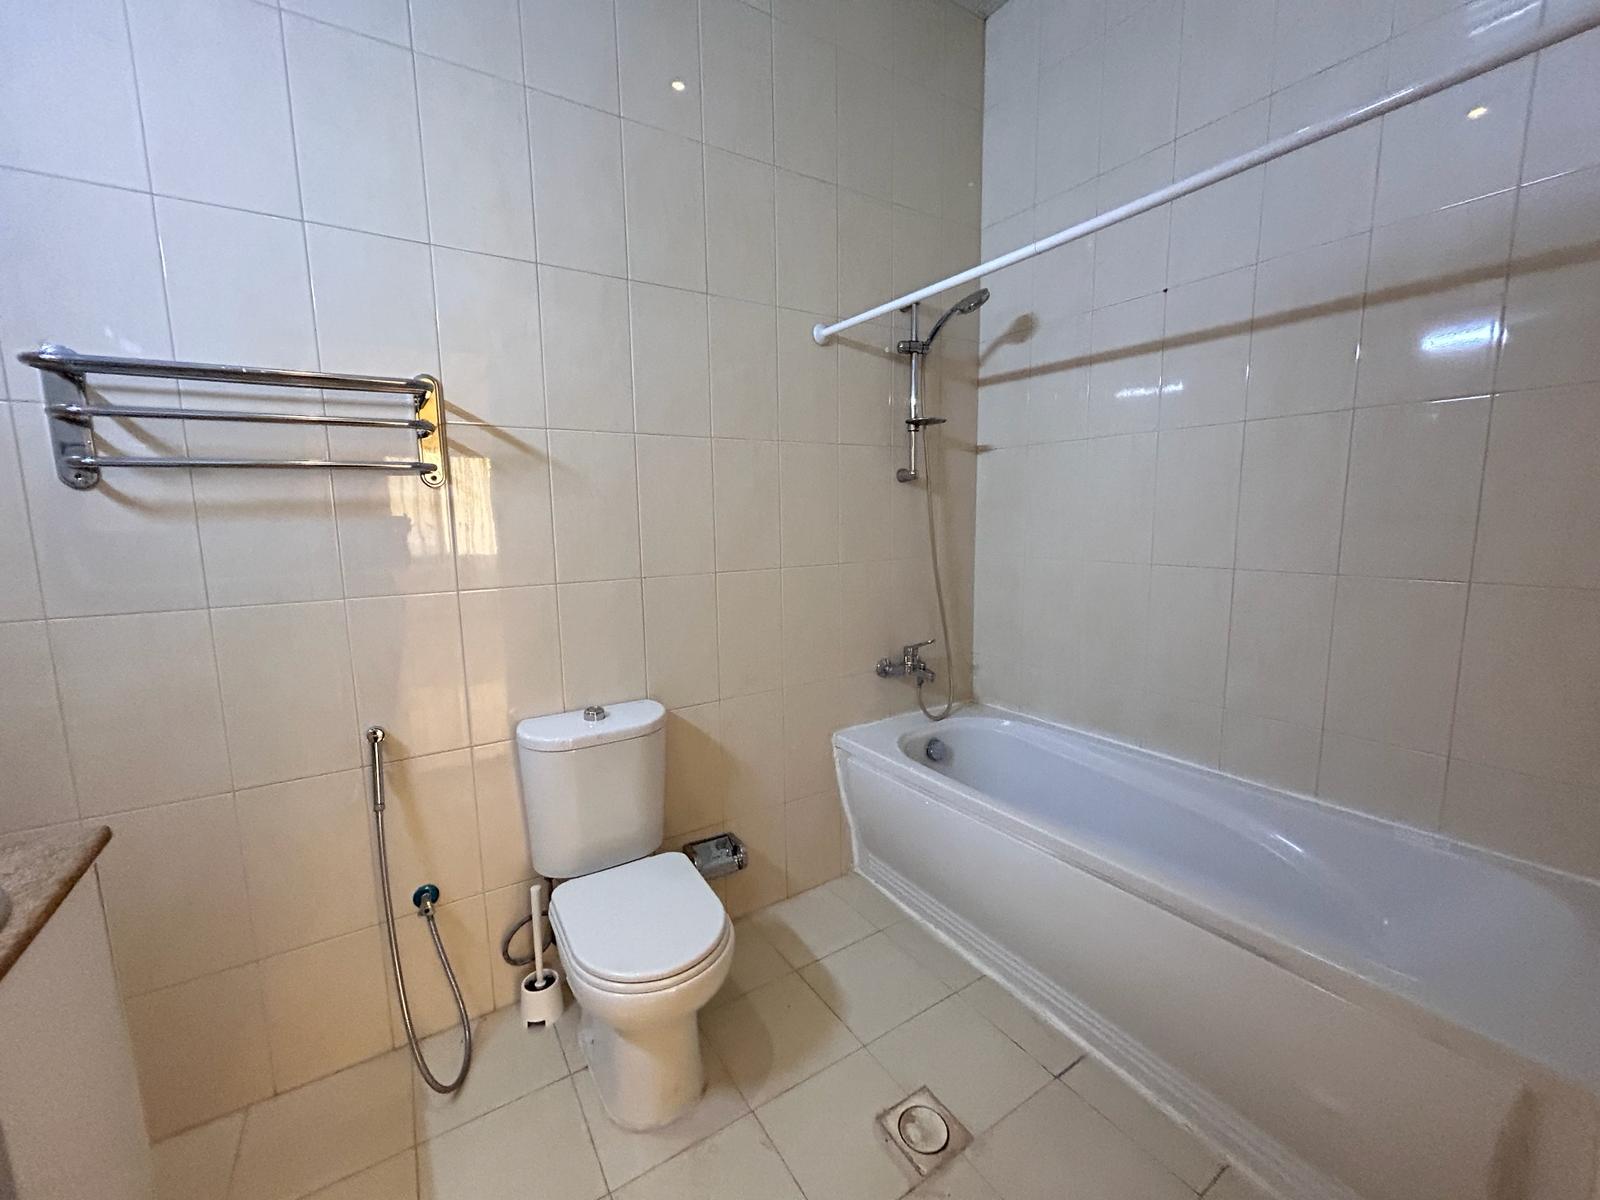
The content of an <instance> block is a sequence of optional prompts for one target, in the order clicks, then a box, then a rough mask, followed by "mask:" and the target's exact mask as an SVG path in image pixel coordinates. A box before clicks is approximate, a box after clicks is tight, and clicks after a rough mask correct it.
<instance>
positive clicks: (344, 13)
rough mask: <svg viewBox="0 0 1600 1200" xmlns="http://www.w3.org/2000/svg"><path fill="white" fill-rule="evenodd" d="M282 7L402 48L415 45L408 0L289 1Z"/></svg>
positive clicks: (286, 0)
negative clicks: (412, 38)
mask: <svg viewBox="0 0 1600 1200" xmlns="http://www.w3.org/2000/svg"><path fill="white" fill-rule="evenodd" d="M282 7H283V9H284V10H285V11H287V12H297V13H303V14H304V15H305V16H308V17H315V18H316V19H317V20H319V21H326V22H327V23H328V24H330V25H338V26H339V27H340V28H342V29H353V30H355V31H356V32H357V33H365V34H367V35H369V36H371V37H375V38H381V39H382V40H384V41H386V42H394V43H395V44H396V45H399V46H409V45H410V44H411V18H410V15H409V12H408V6H407V3H406V0H285V3H284V4H283V5H282Z"/></svg>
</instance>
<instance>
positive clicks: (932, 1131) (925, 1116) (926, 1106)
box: [878, 1088, 972, 1176]
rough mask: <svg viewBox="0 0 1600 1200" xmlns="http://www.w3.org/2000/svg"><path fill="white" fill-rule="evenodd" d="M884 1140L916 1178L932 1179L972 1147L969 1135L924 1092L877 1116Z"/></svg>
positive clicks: (948, 1112) (947, 1110)
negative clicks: (930, 1176)
mask: <svg viewBox="0 0 1600 1200" xmlns="http://www.w3.org/2000/svg"><path fill="white" fill-rule="evenodd" d="M878 1127H879V1129H880V1130H881V1131H882V1133H883V1136H884V1138H885V1140H887V1141H888V1142H889V1144H890V1145H891V1146H893V1147H894V1148H895V1149H896V1150H898V1151H900V1155H901V1157H903V1158H904V1159H905V1160H906V1162H907V1163H909V1164H910V1165H911V1168H912V1170H914V1171H915V1172H916V1173H917V1174H918V1175H921V1176H927V1175H932V1174H933V1173H934V1172H935V1171H937V1170H938V1169H939V1168H940V1167H942V1166H943V1165H944V1164H945V1163H947V1162H949V1161H950V1160H951V1159H952V1158H954V1157H955V1156H956V1155H958V1154H960V1153H961V1152H962V1151H963V1150H965V1149H966V1148H967V1147H968V1146H969V1145H970V1144H971V1143H972V1135H971V1134H970V1133H968V1132H967V1128H966V1126H965V1125H963V1124H962V1123H961V1122H960V1121H958V1120H956V1119H955V1117H953V1116H951V1115H950V1110H949V1109H948V1108H946V1107H945V1106H944V1105H942V1104H940V1103H939V1101H938V1100H937V1099H935V1098H934V1095H933V1093H932V1092H930V1091H929V1090H928V1089H927V1088H918V1089H917V1090H916V1091H915V1092H912V1093H911V1095H909V1096H907V1097H906V1098H905V1099H904V1100H902V1101H900V1103H898V1104H895V1105H891V1106H890V1107H889V1108H887V1109H885V1110H884V1111H883V1112H881V1113H879V1114H878Z"/></svg>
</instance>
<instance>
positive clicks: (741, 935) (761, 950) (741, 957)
mask: <svg viewBox="0 0 1600 1200" xmlns="http://www.w3.org/2000/svg"><path fill="white" fill-rule="evenodd" d="M792 970H794V968H793V967H791V966H790V965H789V963H788V960H786V959H785V958H784V957H783V955H781V954H779V953H778V950H777V947H775V946H774V945H773V944H772V943H771V942H770V941H768V940H767V938H766V936H765V935H764V934H763V933H762V932H761V930H759V929H757V928H756V926H755V925H754V924H752V923H751V920H750V918H748V917H746V918H745V919H744V920H742V921H735V922H734V924H733V968H732V969H731V970H730V971H729V972H728V982H727V983H725V984H723V985H722V990H721V991H719V992H718V993H717V994H716V996H714V997H713V998H712V1001H711V1003H712V1004H726V1003H727V1002H728V1001H729V1000H733V999H736V998H737V997H739V996H743V995H744V994H745V993H746V992H749V991H753V990H754V989H756V988H758V987H760V986H761V985H762V984H764V983H771V982H772V981H773V980H774V979H776V978H778V977H779V976H780V975H786V974H788V973H789V972H790V971H792Z"/></svg>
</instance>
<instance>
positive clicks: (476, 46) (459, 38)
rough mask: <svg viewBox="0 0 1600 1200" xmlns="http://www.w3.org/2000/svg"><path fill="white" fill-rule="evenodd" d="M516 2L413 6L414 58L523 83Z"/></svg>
mask: <svg viewBox="0 0 1600 1200" xmlns="http://www.w3.org/2000/svg"><path fill="white" fill-rule="evenodd" d="M519 20H520V17H519V14H518V6H517V0H466V2H465V3H464V4H463V3H461V2H460V0H412V5H411V37H412V42H413V44H414V45H415V46H416V48H417V51H418V53H420V54H431V55H432V56H433V57H435V58H442V59H444V60H445V61H446V62H452V63H458V64H460V65H461V66H463V67H472V68H473V69H474V70H478V71H486V72H488V73H489V74H490V75H498V76H499V77H500V78H501V79H509V80H510V81H511V82H512V83H521V82H522V48H521V46H520V45H519V44H518V40H519V39H518V32H519V30H518V22H519Z"/></svg>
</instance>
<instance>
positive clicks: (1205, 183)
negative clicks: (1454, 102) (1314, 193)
mask: <svg viewBox="0 0 1600 1200" xmlns="http://www.w3.org/2000/svg"><path fill="white" fill-rule="evenodd" d="M1595 28H1600V8H1597V9H1594V10H1591V11H1589V12H1587V13H1583V14H1581V15H1579V16H1575V17H1569V18H1567V19H1566V20H1564V21H1557V22H1556V23H1555V24H1553V25H1546V26H1544V27H1543V28H1541V29H1538V30H1536V31H1535V32H1533V33H1531V34H1529V35H1528V36H1527V37H1525V38H1523V39H1522V40H1520V41H1517V42H1512V43H1511V44H1509V45H1507V46H1506V47H1505V48H1504V49H1502V50H1500V51H1498V52H1497V53H1494V54H1491V55H1489V56H1488V57H1486V58H1481V59H1477V60H1475V61H1474V62H1471V63H1468V64H1467V65H1465V66H1460V67H1456V68H1455V69H1454V70H1451V71H1446V72H1445V73H1444V74H1442V75H1435V76H1434V77H1433V78H1431V79H1425V80H1422V81H1421V82H1419V83H1413V84H1408V85H1407V86H1406V87H1403V88H1400V89H1399V90H1397V91H1393V92H1390V93H1388V94H1387V95H1385V96H1381V97H1379V98H1378V99H1376V100H1372V101H1370V102H1368V103H1366V104H1363V105H1360V106H1359V107H1357V108H1353V109H1350V110H1349V111H1348V112H1345V113H1343V114H1341V115H1339V116H1337V117H1334V118H1332V119H1331V120H1327V121H1320V122H1318V123H1317V124H1315V125H1307V126H1305V127H1304V128H1301V129H1297V130H1295V131H1294V132H1293V133H1288V134H1285V135H1284V136H1283V137H1280V138H1274V139H1272V140H1271V141H1269V142H1265V143H1263V144H1262V145H1260V146H1257V147H1256V148H1255V149H1254V150H1250V151H1248V152H1246V153H1244V154H1241V155H1239V156H1237V157H1236V158H1230V159H1226V160H1225V161H1223V162H1220V163H1217V164H1216V165H1215V166H1213V167H1207V168H1206V169H1205V170H1204V171H1197V172H1196V173H1195V174H1193V175H1190V176H1187V177H1186V178H1184V179H1180V180H1178V181H1177V182H1176V183H1171V184H1168V185H1167V186H1166V187H1164V188H1159V189H1157V190H1156V191H1153V192H1151V193H1150V194H1149V195H1147V196H1142V197H1140V198H1139V199H1137V200H1130V201H1129V202H1128V203H1126V204H1124V205H1121V206H1120V207H1117V208H1113V209H1111V210H1110V211H1109V212H1103V213H1101V214H1100V215H1099V216H1097V217H1091V218H1090V219H1089V220H1087V221H1080V222H1079V223H1078V224H1076V225H1072V226H1069V227H1068V228H1066V229H1063V230H1061V231H1060V232H1058V233H1052V234H1050V235H1049V236H1048V237H1042V238H1040V239H1039V240H1038V241H1036V242H1029V243H1028V244H1027V245H1026V246H1019V247H1017V248H1016V249H1015V250H1012V251H1010V252H1009V253H1006V254H1002V255H1000V256H999V257H997V258H991V259H990V260H989V261H988V262H983V263H979V264H978V265H977V266H975V267H969V268H968V269H967V270H965V271H961V272H958V273H957V274H955V275H951V276H950V277H949V278H947V279H941V280H939V281H938V282H937V283H930V284H928V285H927V286H926V287H920V288H918V289H917V290H916V291H914V292H907V293H906V294H905V295H903V296H897V297H896V298H895V299H893V300H885V301H884V302H883V303H882V304H880V305H878V306H877V307H876V308H869V309H867V311H866V312H861V313H857V314H856V315H855V316H853V317H847V318H845V319H844V320H842V321H836V322H834V323H833V324H832V325H823V324H821V323H820V322H819V323H818V324H817V325H815V326H813V327H812V330H811V336H812V337H813V338H814V339H816V342H817V345H819V346H821V345H826V344H827V341H828V339H829V338H830V337H832V336H833V335H834V334H836V333H839V332H840V331H842V330H845V329H850V328H852V327H854V326H856V325H860V324H862V323H863V322H866V321H871V320H874V319H875V318H877V317H882V316H887V315H888V314H889V313H892V312H897V311H899V310H900V309H903V308H905V307H907V306H908V305H911V304H915V303H916V302H917V301H919V300H926V299H928V297H930V296H936V295H938V294H939V293H940V292H942V291H944V290H945V289H946V288H953V287H956V286H958V285H960V284H963V283H969V282H971V281H972V280H974V279H977V278H978V277H979V276H980V275H987V274H988V273H989V272H990V271H998V270H1000V268H1002V267H1009V266H1011V265H1012V264H1013V263H1019V262H1023V261H1025V260H1027V259H1030V258H1033V257H1034V256H1036V255H1039V254H1044V253H1045V252H1046V251H1049V250H1054V249H1055V248H1056V247H1057V246H1064V245H1066V244H1067V243H1068V242H1075V241H1077V240H1078V239H1079V238H1085V237H1088V236H1089V235H1090V234H1091V233H1098V232H1099V231H1100V230H1102V229H1105V228H1107V227H1109V226H1112V225H1116V224H1118V223H1120V222H1122V221H1126V220H1128V219H1129V218H1130V217H1137V216H1138V215H1139V214H1140V213H1145V212H1149V211H1150V210H1151V209H1152V208H1160V207H1161V206H1162V205H1163V204H1167V203H1169V202H1171V201H1173V200H1176V199H1178V198H1179V197H1181V196H1187V195H1189V194H1190V193H1191V192H1198V191H1199V190H1200V189H1201V188H1204V187H1210V186H1211V185H1212V184H1213V183H1220V182H1221V181H1222V180H1224V179H1231V178H1232V177H1233V176H1235V175H1240V174H1243V173H1244V172H1245V171H1248V170H1250V169H1251V168H1253V167H1259V166H1260V165H1261V164H1262V163H1265V162H1271V161H1272V160H1273V159H1275V158H1282V157H1283V156H1284V155H1285V154H1288V153H1290V152H1292V151H1295V150H1299V149H1300V148H1301V147H1302V146H1309V145H1311V144H1312V143H1314V142H1320V141H1322V140H1323V139H1324V138H1330V137H1332V136H1333V135H1334V134H1336V133H1343V132H1344V131H1345V130H1346V129H1350V128H1353V127H1354V126H1356V125H1363V124H1365V123H1366V122H1368V121H1372V120H1376V119H1377V118H1378V117H1381V116H1384V115H1385V114H1387V113H1392V112H1394V111H1395V110H1396V109H1397V108H1404V107H1405V106H1406V105H1408V104H1415V103H1416V102H1417V101H1418V100H1425V99H1427V98H1428V97H1429V96H1432V95H1436V94H1437V93H1439V92H1442V91H1444V90H1445V89H1446V88H1451V87H1454V86H1455V85H1456V84H1458V83H1465V82H1466V81H1467V80H1469V79H1475V78H1477V77H1478V76H1479V75H1483V74H1486V73H1488V72H1489V71H1493V70H1495V69H1496V68H1498V67H1503V66H1505V65H1506V64H1507V63H1510V62H1515V61H1516V60H1517V59H1519V58H1526V57H1527V56H1528V55H1530V54H1536V53H1537V52H1538V51H1540V50H1543V49H1545V48H1546V47H1549V46H1553V45H1555V44H1556V43H1557V42H1564V41H1566V40H1567V39H1568V38H1574V37H1577V36H1578V35H1579V34H1581V33H1587V32H1589V30H1591V29H1595Z"/></svg>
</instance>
